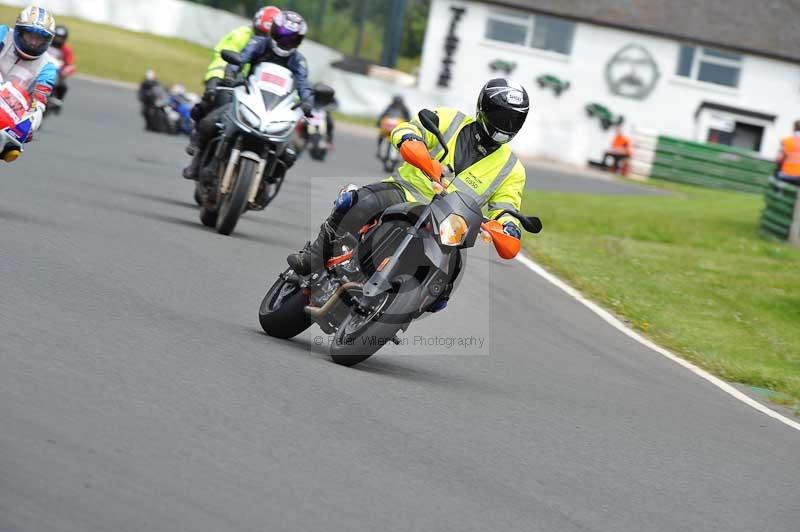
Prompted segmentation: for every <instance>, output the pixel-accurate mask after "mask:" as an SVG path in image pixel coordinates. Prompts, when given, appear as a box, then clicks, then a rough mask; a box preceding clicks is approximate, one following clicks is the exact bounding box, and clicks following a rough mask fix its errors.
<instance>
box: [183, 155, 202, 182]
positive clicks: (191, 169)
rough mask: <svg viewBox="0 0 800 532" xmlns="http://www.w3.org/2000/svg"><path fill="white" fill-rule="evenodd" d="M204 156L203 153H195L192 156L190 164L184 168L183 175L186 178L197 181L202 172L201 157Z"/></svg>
mask: <svg viewBox="0 0 800 532" xmlns="http://www.w3.org/2000/svg"><path fill="white" fill-rule="evenodd" d="M201 158H202V154H200V153H195V155H194V156H193V157H192V161H191V162H190V163H189V166H187V167H186V168H184V169H183V177H184V178H186V179H191V180H192V181H197V176H198V174H199V173H200V162H201V161H200V159H201Z"/></svg>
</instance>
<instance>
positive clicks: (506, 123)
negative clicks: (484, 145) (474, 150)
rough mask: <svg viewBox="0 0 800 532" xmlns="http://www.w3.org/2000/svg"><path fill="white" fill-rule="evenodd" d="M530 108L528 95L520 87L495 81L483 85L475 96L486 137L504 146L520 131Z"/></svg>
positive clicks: (517, 84) (508, 81)
mask: <svg viewBox="0 0 800 532" xmlns="http://www.w3.org/2000/svg"><path fill="white" fill-rule="evenodd" d="M529 108H530V100H529V99H528V93H527V92H526V91H525V88H524V87H523V86H522V85H520V84H519V83H516V82H514V81H511V80H508V79H505V78H495V79H492V80H489V82H488V83H487V84H486V85H484V86H483V89H481V93H480V95H479V96H478V115H477V121H478V123H479V124H480V125H481V126H482V129H483V131H482V133H484V134H485V135H486V136H487V138H489V139H491V140H492V142H494V143H495V144H505V143H507V142H509V141H510V140H511V139H513V138H514V136H515V135H516V134H517V133H519V130H520V129H522V125H523V124H524V123H525V118H527V116H528V109H529Z"/></svg>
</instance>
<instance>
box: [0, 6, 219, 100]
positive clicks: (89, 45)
mask: <svg viewBox="0 0 800 532" xmlns="http://www.w3.org/2000/svg"><path fill="white" fill-rule="evenodd" d="M19 11H20V9H19V8H18V7H9V6H0V22H2V23H5V24H9V25H13V23H14V19H15V18H16V16H17V14H18V13H19ZM56 21H57V22H58V23H59V24H65V25H66V26H68V27H69V31H70V43H71V44H72V46H73V47H74V49H75V57H76V62H77V65H78V72H80V73H83V74H90V75H92V76H99V77H103V78H108V79H114V80H117V81H127V82H132V83H138V82H140V81H141V80H142V79H143V78H144V73H145V71H146V70H148V69H150V68H152V69H153V70H155V71H156V72H157V73H158V75H159V77H160V78H161V80H162V81H163V82H164V83H166V84H172V83H182V84H184V85H186V87H188V88H189V89H190V90H194V91H199V90H200V89H201V86H202V80H203V75H204V73H205V70H206V67H207V66H208V63H209V61H210V58H211V55H210V52H209V50H208V49H207V48H204V47H202V46H198V45H196V44H192V43H190V42H187V41H183V40H180V39H171V38H167V37H158V36H156V35H151V34H148V33H137V32H134V31H127V30H121V29H118V28H113V27H111V26H106V25H103V24H95V23H93V22H87V21H85V20H80V19H75V18H71V17H62V16H56Z"/></svg>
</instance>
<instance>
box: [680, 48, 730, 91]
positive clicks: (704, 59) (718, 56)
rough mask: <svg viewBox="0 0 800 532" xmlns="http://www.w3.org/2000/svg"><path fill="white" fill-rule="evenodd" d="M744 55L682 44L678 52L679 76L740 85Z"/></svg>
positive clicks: (727, 85)
mask: <svg viewBox="0 0 800 532" xmlns="http://www.w3.org/2000/svg"><path fill="white" fill-rule="evenodd" d="M741 71H742V56H741V55H739V54H734V53H731V52H724V51H722V50H715V49H713V48H705V47H703V46H690V45H687V44H684V45H681V49H680V52H679V54H678V71H677V74H678V75H679V76H682V77H685V78H691V79H695V80H697V81H703V82H706V83H715V84H717V85H724V86H725V87H738V86H739V74H740V73H741Z"/></svg>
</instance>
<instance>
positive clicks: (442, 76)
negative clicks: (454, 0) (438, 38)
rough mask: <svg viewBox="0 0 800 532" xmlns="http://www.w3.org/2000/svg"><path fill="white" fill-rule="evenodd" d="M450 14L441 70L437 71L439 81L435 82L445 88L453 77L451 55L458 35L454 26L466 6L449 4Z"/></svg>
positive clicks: (456, 24)
mask: <svg viewBox="0 0 800 532" xmlns="http://www.w3.org/2000/svg"><path fill="white" fill-rule="evenodd" d="M450 11H451V13H452V16H451V18H450V30H449V31H448V32H447V37H445V39H444V59H442V70H441V72H439V81H438V82H437V83H436V84H437V85H438V86H439V87H444V88H447V87H449V86H450V80H451V79H452V77H453V71H452V67H453V63H455V60H454V59H453V56H454V55H455V53H456V50H457V49H458V37H457V36H456V28H458V23H459V22H461V17H463V16H464V13H465V12H466V11H467V9H466V8H464V7H460V6H450Z"/></svg>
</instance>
